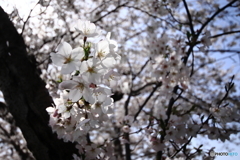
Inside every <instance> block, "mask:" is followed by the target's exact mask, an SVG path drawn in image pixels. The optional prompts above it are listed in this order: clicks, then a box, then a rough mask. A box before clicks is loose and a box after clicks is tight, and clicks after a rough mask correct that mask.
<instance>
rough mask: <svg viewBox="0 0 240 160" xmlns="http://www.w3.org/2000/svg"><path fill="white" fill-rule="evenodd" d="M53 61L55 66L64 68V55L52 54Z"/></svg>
mask: <svg viewBox="0 0 240 160" xmlns="http://www.w3.org/2000/svg"><path fill="white" fill-rule="evenodd" d="M50 55H51V60H52V62H53V64H55V65H57V66H62V65H63V63H64V57H63V56H62V55H59V54H56V53H51V54H50Z"/></svg>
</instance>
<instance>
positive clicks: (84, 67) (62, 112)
mask: <svg viewBox="0 0 240 160" xmlns="http://www.w3.org/2000/svg"><path fill="white" fill-rule="evenodd" d="M75 29H76V31H77V32H79V33H80V34H81V35H82V36H83V37H84V38H83V42H81V43H80V45H79V47H77V48H74V49H73V48H72V47H71V45H70V44H69V43H67V42H63V43H61V45H60V46H59V48H58V52H57V53H52V54H51V59H52V61H53V63H54V64H55V65H56V66H59V67H61V73H62V74H64V75H70V76H69V77H70V79H69V80H66V81H63V82H61V83H60V84H59V89H60V90H62V93H61V95H60V98H57V99H55V100H54V102H55V105H54V106H51V107H48V108H47V112H48V113H49V115H50V126H51V127H52V130H53V131H54V132H56V133H57V135H58V137H59V138H62V139H63V140H64V141H70V142H77V143H78V144H79V145H77V148H78V149H79V154H80V156H83V157H85V159H86V157H87V159H92V158H93V159H94V158H96V157H98V156H100V153H101V151H100V148H98V146H96V144H93V143H91V142H88V141H87V140H86V136H87V134H88V133H89V132H90V131H93V130H94V129H97V128H100V127H101V126H102V125H103V124H104V123H107V122H108V121H109V117H110V116H111V114H112V112H113V110H112V104H113V99H112V98H111V97H110V96H111V90H110V87H111V85H112V84H115V82H116V75H117V73H116V72H115V71H113V70H112V68H113V66H114V65H115V64H116V63H117V62H118V61H119V60H120V56H119V55H118V54H117V53H116V51H117V43H116V42H115V41H113V40H110V33H108V34H107V36H106V37H104V38H102V39H100V40H98V39H99V38H98V37H99V36H100V35H99V31H98V29H97V27H96V26H95V24H93V23H91V22H89V21H83V20H79V21H78V22H77V25H76V28H75ZM89 38H91V39H94V40H91V42H90V41H89V40H88V39H89ZM80 158H81V157H77V156H76V155H74V159H80Z"/></svg>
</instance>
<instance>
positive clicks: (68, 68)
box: [61, 63, 76, 74]
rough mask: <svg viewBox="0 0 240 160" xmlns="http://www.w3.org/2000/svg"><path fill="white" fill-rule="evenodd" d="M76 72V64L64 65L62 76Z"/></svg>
mask: <svg viewBox="0 0 240 160" xmlns="http://www.w3.org/2000/svg"><path fill="white" fill-rule="evenodd" d="M74 70H76V66H75V64H74V63H68V64H64V65H63V66H62V70H61V73H62V74H70V73H72V72H73V71H74Z"/></svg>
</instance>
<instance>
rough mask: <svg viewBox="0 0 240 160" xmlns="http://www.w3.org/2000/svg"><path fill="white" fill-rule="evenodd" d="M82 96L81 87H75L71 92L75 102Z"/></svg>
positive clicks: (70, 95) (70, 94) (71, 97)
mask: <svg viewBox="0 0 240 160" xmlns="http://www.w3.org/2000/svg"><path fill="white" fill-rule="evenodd" d="M81 97H82V92H81V91H80V90H79V89H73V90H71V91H70V92H69V98H70V99H71V100H72V101H73V102H77V101H78V100H79V99H80V98H81Z"/></svg>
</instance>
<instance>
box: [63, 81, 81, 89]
mask: <svg viewBox="0 0 240 160" xmlns="http://www.w3.org/2000/svg"><path fill="white" fill-rule="evenodd" d="M77 85H78V82H76V81H72V80H67V81H63V82H62V83H60V84H59V89H61V90H64V89H74V88H76V87H77Z"/></svg>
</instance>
